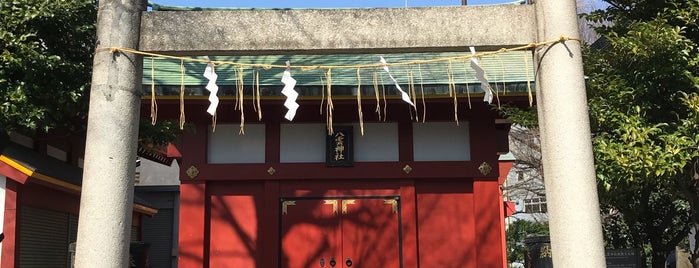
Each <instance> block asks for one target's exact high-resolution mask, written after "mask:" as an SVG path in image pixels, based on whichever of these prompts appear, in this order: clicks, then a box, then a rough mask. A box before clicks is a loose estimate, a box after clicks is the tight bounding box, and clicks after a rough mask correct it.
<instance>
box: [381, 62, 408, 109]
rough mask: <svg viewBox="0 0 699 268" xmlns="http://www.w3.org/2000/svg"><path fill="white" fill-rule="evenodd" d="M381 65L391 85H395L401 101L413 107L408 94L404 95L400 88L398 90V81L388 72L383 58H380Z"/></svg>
mask: <svg viewBox="0 0 699 268" xmlns="http://www.w3.org/2000/svg"><path fill="white" fill-rule="evenodd" d="M381 63H382V64H384V66H383V70H384V71H386V73H387V74H388V77H390V78H391V80H393V83H394V84H395V85H396V88H397V89H398V91H399V92H400V95H401V99H403V101H404V102H407V103H408V104H410V105H411V106H413V107H415V104H414V103H413V101H412V100H410V96H409V95H408V93H406V92H405V91H403V89H402V88H400V85H399V84H398V80H396V79H395V78H393V75H391V71H390V70H388V63H386V59H384V58H383V57H381Z"/></svg>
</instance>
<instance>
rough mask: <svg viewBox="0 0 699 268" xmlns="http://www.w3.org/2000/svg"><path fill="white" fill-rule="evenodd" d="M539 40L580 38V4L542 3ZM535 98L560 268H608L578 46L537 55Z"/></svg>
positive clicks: (542, 50)
mask: <svg viewBox="0 0 699 268" xmlns="http://www.w3.org/2000/svg"><path fill="white" fill-rule="evenodd" d="M535 5H536V12H537V18H538V19H537V24H538V25H537V26H538V40H539V41H543V40H551V39H556V38H559V37H560V36H561V35H565V36H570V37H578V36H579V34H578V22H577V16H576V3H575V0H538V1H536V3H535ZM535 56H536V58H537V60H538V62H539V64H538V65H537V67H538V69H537V71H536V73H537V76H536V91H537V92H536V98H537V103H538V104H539V105H538V112H539V127H540V131H541V152H542V162H543V167H544V174H545V176H546V180H545V182H544V183H545V189H546V201H547V205H548V207H547V208H548V213H549V230H550V233H551V249H552V252H553V254H552V257H553V265H554V266H555V267H606V262H605V256H604V244H603V240H602V224H601V220H600V210H599V198H598V197H597V183H596V176H595V167H594V162H593V155H592V139H591V134H590V121H589V117H588V108H587V97H586V94H585V80H584V78H583V77H584V74H583V66H582V55H581V51H580V42H579V41H572V40H571V41H563V42H560V43H556V44H553V45H550V46H546V47H541V48H538V49H537V50H536V53H535Z"/></svg>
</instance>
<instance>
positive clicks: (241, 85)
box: [238, 66, 245, 135]
mask: <svg viewBox="0 0 699 268" xmlns="http://www.w3.org/2000/svg"><path fill="white" fill-rule="evenodd" d="M243 72H245V67H243V66H240V70H239V71H238V80H239V81H240V82H239V84H238V85H239V86H238V95H240V98H238V103H240V131H238V135H241V134H242V135H245V109H244V108H243V103H244V102H243V100H244V98H243V94H244V92H243V89H244V88H245V81H244V80H243V77H244V76H243Z"/></svg>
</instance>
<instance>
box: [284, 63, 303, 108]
mask: <svg viewBox="0 0 699 268" xmlns="http://www.w3.org/2000/svg"><path fill="white" fill-rule="evenodd" d="M282 83H284V88H283V89H282V94H284V96H286V101H284V107H286V108H287V109H289V110H288V111H287V112H286V114H285V115H284V118H286V120H289V121H292V120H294V116H296V110H297V109H298V108H299V104H298V103H296V99H297V98H298V97H299V93H298V92H296V90H294V87H295V86H296V79H294V78H293V77H291V71H289V69H287V70H285V71H284V74H283V75H282Z"/></svg>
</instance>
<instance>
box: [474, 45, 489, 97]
mask: <svg viewBox="0 0 699 268" xmlns="http://www.w3.org/2000/svg"><path fill="white" fill-rule="evenodd" d="M469 49H470V50H471V55H472V56H473V57H471V68H473V70H475V71H476V78H478V81H481V89H483V91H484V92H485V95H484V96H483V101H487V102H488V103H493V91H492V90H491V89H490V83H489V82H488V79H487V78H485V71H484V70H483V68H481V66H480V65H479V64H478V59H477V58H476V48H475V47H469Z"/></svg>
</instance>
